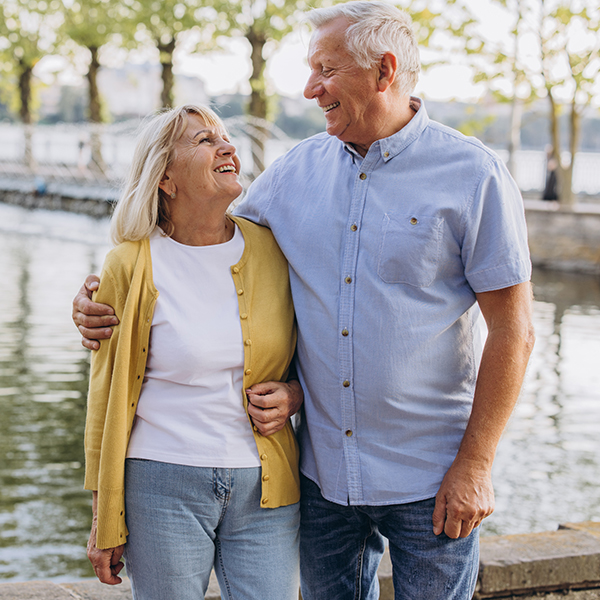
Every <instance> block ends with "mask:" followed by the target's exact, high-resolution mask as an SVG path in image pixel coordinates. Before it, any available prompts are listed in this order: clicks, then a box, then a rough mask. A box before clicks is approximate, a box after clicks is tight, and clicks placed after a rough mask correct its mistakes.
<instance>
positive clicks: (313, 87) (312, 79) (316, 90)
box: [303, 75, 321, 100]
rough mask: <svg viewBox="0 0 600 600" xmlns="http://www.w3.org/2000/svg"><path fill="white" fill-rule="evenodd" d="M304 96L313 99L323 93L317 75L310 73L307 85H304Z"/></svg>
mask: <svg viewBox="0 0 600 600" xmlns="http://www.w3.org/2000/svg"><path fill="white" fill-rule="evenodd" d="M303 93H304V97H305V98H307V99H308V100H312V99H313V98H315V97H316V96H319V95H320V94H321V85H320V84H319V82H318V81H317V77H316V76H315V75H310V76H309V78H308V81H307V82H306V85H305V86H304V92H303Z"/></svg>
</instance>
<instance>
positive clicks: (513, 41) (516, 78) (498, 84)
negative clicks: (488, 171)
mask: <svg viewBox="0 0 600 600" xmlns="http://www.w3.org/2000/svg"><path fill="white" fill-rule="evenodd" d="M493 1H494V2H495V3H496V4H497V5H499V6H501V7H503V8H504V9H506V11H507V12H508V13H509V14H510V15H511V16H512V18H513V25H512V28H511V30H510V32H509V33H510V35H509V36H508V41H507V43H504V44H502V43H499V42H496V41H490V40H488V39H486V38H484V37H481V36H480V35H479V34H478V33H474V32H471V35H477V36H478V37H479V40H480V44H481V48H480V50H479V51H477V52H473V53H470V56H471V57H472V58H473V59H474V61H473V64H474V66H475V67H476V68H477V73H476V74H475V76H474V78H473V80H474V82H475V83H480V82H483V83H485V84H486V85H487V87H488V90H489V91H490V92H491V94H492V96H493V98H494V99H495V100H497V101H499V102H503V103H510V104H511V112H510V130H509V140H508V169H509V171H510V172H511V174H512V175H513V177H514V176H515V175H516V153H517V152H518V151H519V150H520V148H521V126H522V120H523V112H524V110H525V107H526V106H527V105H528V104H530V103H531V102H533V101H534V100H535V99H536V98H538V94H537V91H536V89H535V87H534V85H533V84H532V80H533V78H534V76H535V73H534V72H532V69H531V68H530V67H528V66H527V63H526V61H524V60H523V56H522V41H523V38H524V37H525V36H527V35H528V34H530V33H531V30H530V27H529V26H528V12H527V6H526V0H493Z"/></svg>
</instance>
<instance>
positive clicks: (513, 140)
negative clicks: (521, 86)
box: [508, 96, 523, 179]
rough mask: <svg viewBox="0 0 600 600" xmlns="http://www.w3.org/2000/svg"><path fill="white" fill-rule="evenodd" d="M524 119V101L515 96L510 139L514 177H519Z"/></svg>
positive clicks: (509, 147)
mask: <svg viewBox="0 0 600 600" xmlns="http://www.w3.org/2000/svg"><path fill="white" fill-rule="evenodd" d="M522 120H523V101H522V100H521V99H520V98H517V97H516V96H515V97H514V98H513V101H512V105H511V110H510V137H509V140H508V170H509V171H510V174H511V175H512V176H513V178H514V179H516V178H517V157H516V154H517V152H519V150H520V149H521V122H522Z"/></svg>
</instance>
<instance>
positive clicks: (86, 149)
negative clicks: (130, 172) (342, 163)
mask: <svg viewBox="0 0 600 600" xmlns="http://www.w3.org/2000/svg"><path fill="white" fill-rule="evenodd" d="M224 121H225V126H226V127H227V130H228V132H229V134H230V136H231V138H232V141H233V143H234V144H235V146H236V147H237V150H238V155H239V156H240V159H241V161H242V174H241V176H242V181H243V183H245V184H246V185H248V184H249V183H250V182H251V181H252V180H253V179H254V178H256V177H257V176H258V175H259V174H260V171H261V170H262V168H261V167H262V166H263V165H264V166H267V165H268V164H270V163H271V162H272V161H273V160H274V159H275V158H277V156H279V155H280V154H283V153H284V152H285V151H287V150H288V149H289V148H291V147H292V146H293V145H294V144H295V143H296V142H297V140H293V139H291V138H289V137H288V136H287V135H286V134H285V133H284V132H283V131H281V129H279V128H278V127H277V126H275V125H274V124H272V123H269V122H267V121H264V120H262V119H256V118H253V117H231V118H228V119H225V120H224ZM140 123H141V120H140V119H132V120H129V121H124V122H120V123H114V124H103V125H97V124H70V123H60V124H57V125H36V126H22V125H15V124H9V123H0V178H1V177H4V178H18V179H26V180H32V179H35V180H37V181H38V185H40V186H43V185H44V184H46V183H48V182H55V183H67V184H71V183H80V184H85V185H92V186H115V185H118V184H119V183H120V181H121V180H122V178H123V177H124V175H125V173H126V171H127V168H128V166H129V164H130V162H131V158H132V156H133V151H134V147H135V135H136V132H137V130H138V128H139V125H140ZM258 165H260V166H258Z"/></svg>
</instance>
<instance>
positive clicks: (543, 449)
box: [483, 270, 600, 534]
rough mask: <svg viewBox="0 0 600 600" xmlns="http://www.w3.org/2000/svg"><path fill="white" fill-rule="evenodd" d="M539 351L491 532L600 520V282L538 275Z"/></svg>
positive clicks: (513, 429)
mask: <svg viewBox="0 0 600 600" xmlns="http://www.w3.org/2000/svg"><path fill="white" fill-rule="evenodd" d="M534 292H535V298H536V301H535V306H534V320H535V328H536V336H537V341H536V346H535V349H534V352H533V355H532V357H531V361H530V364H529V369H528V373H527V378H526V382H525V386H524V390H523V393H522V396H521V399H520V402H519V404H518V406H517V408H516V410H515V413H514V415H513V417H512V419H511V421H510V424H509V426H508V428H507V431H506V433H505V435H504V437H503V439H502V441H501V443H500V446H499V449H498V454H497V457H496V463H495V466H494V487H495V489H496V500H497V506H496V512H495V513H494V514H493V515H492V516H491V517H490V518H489V519H488V520H487V521H486V522H485V525H484V528H483V532H484V533H486V534H504V533H520V532H528V531H543V530H550V529H555V528H556V526H557V525H558V523H560V522H567V521H583V520H600V486H599V485H598V482H599V481H600V438H599V436H598V427H599V425H600V361H599V357H600V280H599V279H598V278H597V277H592V276H584V275H578V274H572V273H557V272H549V271H539V270H538V271H536V272H535V273H534Z"/></svg>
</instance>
